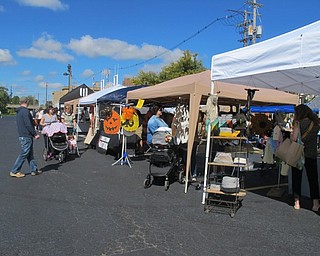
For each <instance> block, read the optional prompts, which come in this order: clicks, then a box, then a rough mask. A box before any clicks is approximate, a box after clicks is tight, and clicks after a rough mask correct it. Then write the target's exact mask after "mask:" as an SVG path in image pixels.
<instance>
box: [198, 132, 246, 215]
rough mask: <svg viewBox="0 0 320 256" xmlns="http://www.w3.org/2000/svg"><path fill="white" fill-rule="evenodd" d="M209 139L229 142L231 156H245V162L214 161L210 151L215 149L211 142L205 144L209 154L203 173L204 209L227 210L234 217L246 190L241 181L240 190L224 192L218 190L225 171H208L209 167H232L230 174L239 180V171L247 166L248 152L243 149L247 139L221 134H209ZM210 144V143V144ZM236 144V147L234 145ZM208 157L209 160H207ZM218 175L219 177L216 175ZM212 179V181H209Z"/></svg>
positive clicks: (208, 210) (214, 141)
mask: <svg viewBox="0 0 320 256" xmlns="http://www.w3.org/2000/svg"><path fill="white" fill-rule="evenodd" d="M208 138H210V141H211V142H213V143H221V142H225V143H226V142H230V143H229V146H230V147H232V149H233V150H232V152H230V154H233V155H234V156H233V158H232V159H234V158H235V157H240V156H242V157H243V158H245V160H246V161H245V163H244V164H243V163H233V162H232V163H231V162H230V163H226V162H215V161H213V157H212V155H213V154H212V153H214V151H216V149H215V148H214V147H213V145H212V143H207V145H209V146H210V148H209V151H210V156H209V155H208V157H207V158H206V168H205V175H204V187H203V201H202V203H203V204H204V210H205V211H206V212H210V211H212V210H214V209H216V210H217V211H221V210H227V212H228V213H229V214H230V216H231V217H234V215H235V213H236V212H237V210H238V209H239V208H240V206H241V202H242V200H243V197H244V196H245V195H246V191H245V190H244V185H243V182H241V185H240V188H241V189H240V191H239V192H236V193H225V192H223V191H221V190H220V184H221V181H220V180H219V178H222V177H223V176H224V175H226V174H225V173H223V174H222V175H219V174H218V173H217V172H212V174H211V173H210V171H208V169H210V167H214V168H215V169H217V168H222V167H225V168H228V167H229V168H232V172H231V175H230V176H233V177H237V178H239V179H240V180H242V179H241V177H240V173H241V171H243V170H244V169H247V168H248V152H247V151H245V150H244V147H243V142H244V141H247V138H246V137H243V136H241V137H221V136H210V137H208ZM231 142H237V145H232V143H231ZM210 144H211V145H210ZM236 146H237V147H236ZM209 158H210V161H209ZM212 176H213V179H212V180H211V177H212ZM218 176H219V177H218ZM211 181H212V182H211Z"/></svg>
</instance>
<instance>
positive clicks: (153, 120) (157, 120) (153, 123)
mask: <svg viewBox="0 0 320 256" xmlns="http://www.w3.org/2000/svg"><path fill="white" fill-rule="evenodd" d="M162 111H163V108H162V107H161V106H160V105H157V106H154V107H153V108H152V114H153V115H152V117H150V119H149V121H148V128H147V142H148V144H152V136H153V134H154V133H155V132H156V130H157V129H158V128H160V127H169V126H168V125H167V123H166V122H165V121H164V120H163V119H162V118H161V116H162Z"/></svg>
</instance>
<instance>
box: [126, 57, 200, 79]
mask: <svg viewBox="0 0 320 256" xmlns="http://www.w3.org/2000/svg"><path fill="white" fill-rule="evenodd" d="M197 56H198V54H197V53H194V54H192V53H191V52H190V51H184V52H183V56H181V58H180V59H179V60H177V61H176V62H172V63H170V64H169V65H167V66H165V67H163V68H162V70H161V72H160V73H158V74H157V73H155V72H144V71H140V72H139V74H138V75H137V76H136V77H133V78H132V79H131V81H132V83H133V84H135V85H139V84H148V85H155V84H158V83H162V82H164V81H167V80H171V79H174V78H177V77H181V76H185V75H190V74H195V73H199V72H202V71H205V70H206V68H205V67H204V66H203V64H202V61H200V60H197Z"/></svg>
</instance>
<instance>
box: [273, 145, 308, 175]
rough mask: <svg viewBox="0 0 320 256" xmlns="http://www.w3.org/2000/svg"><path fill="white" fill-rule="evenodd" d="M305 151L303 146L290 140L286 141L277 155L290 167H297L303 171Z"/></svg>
mask: <svg viewBox="0 0 320 256" xmlns="http://www.w3.org/2000/svg"><path fill="white" fill-rule="evenodd" d="M303 151H304V145H303V144H301V143H298V142H295V141H292V140H290V139H285V141H284V142H282V143H281V144H280V146H279V147H278V149H277V151H276V153H275V155H276V157H278V158H279V159H281V160H282V161H283V162H285V163H287V164H288V165H290V166H293V167H297V168H299V169H300V170H301V169H302V168H303V164H304V154H303Z"/></svg>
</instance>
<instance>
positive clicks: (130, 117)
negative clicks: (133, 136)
mask: <svg viewBox="0 0 320 256" xmlns="http://www.w3.org/2000/svg"><path fill="white" fill-rule="evenodd" d="M121 113H122V114H121V126H122V128H123V130H125V131H127V132H134V131H136V130H137V129H138V127H139V116H138V113H137V111H136V110H135V109H134V108H133V107H132V106H130V107H124V108H122V110H121Z"/></svg>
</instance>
